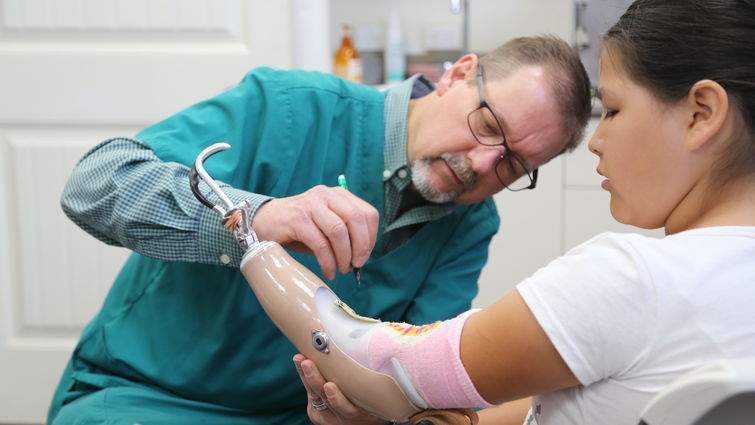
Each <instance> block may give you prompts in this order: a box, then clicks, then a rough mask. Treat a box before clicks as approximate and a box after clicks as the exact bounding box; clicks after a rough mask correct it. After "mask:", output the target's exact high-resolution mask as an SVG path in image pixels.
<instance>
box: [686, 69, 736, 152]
mask: <svg viewBox="0 0 755 425" xmlns="http://www.w3.org/2000/svg"><path fill="white" fill-rule="evenodd" d="M684 102H687V105H688V106H689V111H690V116H689V126H688V128H687V138H686V139H687V140H686V143H687V146H688V147H689V148H690V150H692V151H695V150H698V149H700V148H701V147H703V146H705V145H706V144H707V143H708V142H709V141H710V140H712V139H714V136H715V135H716V134H718V133H719V132H720V131H721V129H722V128H723V126H724V124H725V123H726V121H727V120H726V118H727V115H728V113H729V96H728V95H727V93H726V90H725V89H724V88H723V87H721V85H720V84H718V83H717V82H715V81H712V80H700V81H698V82H697V83H695V85H694V86H692V88H691V89H690V91H689V94H688V96H687V99H686V100H684Z"/></svg>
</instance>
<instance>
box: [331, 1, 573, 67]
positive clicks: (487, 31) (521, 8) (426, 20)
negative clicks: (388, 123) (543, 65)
mask: <svg viewBox="0 0 755 425" xmlns="http://www.w3.org/2000/svg"><path fill="white" fill-rule="evenodd" d="M330 5H331V15H330V23H331V26H332V28H333V29H334V31H332V33H331V47H332V50H333V51H335V49H336V47H337V46H338V44H339V43H340V33H339V31H338V29H339V28H340V26H341V25H342V24H351V25H353V26H355V27H359V26H367V25H375V24H379V25H386V24H387V22H388V16H389V13H390V11H391V8H394V7H395V8H398V10H399V14H400V16H401V22H402V25H403V29H404V34H405V43H406V49H407V54H410V55H419V54H424V53H426V49H425V45H424V31H425V30H426V29H427V28H430V27H434V26H439V25H452V26H457V27H459V28H460V27H461V17H460V15H455V14H453V13H451V11H450V6H449V5H450V2H449V1H448V0H383V1H373V0H330ZM544 11H546V12H545V13H544ZM469 18H470V19H469V27H470V39H469V50H470V51H472V52H486V51H490V50H492V49H494V48H495V47H497V46H498V45H500V44H503V43H504V42H505V41H506V40H509V39H511V38H514V37H519V36H525V35H535V34H540V33H550V34H554V35H557V36H559V37H562V38H565V39H567V40H568V39H570V37H571V30H572V20H573V6H572V2H571V1H570V0H526V1H523V0H469ZM357 42H358V40H357Z"/></svg>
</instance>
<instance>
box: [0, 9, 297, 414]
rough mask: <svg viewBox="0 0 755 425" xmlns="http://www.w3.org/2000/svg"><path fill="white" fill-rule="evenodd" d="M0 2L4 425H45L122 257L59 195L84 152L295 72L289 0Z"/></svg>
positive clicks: (0, 406)
mask: <svg viewBox="0 0 755 425" xmlns="http://www.w3.org/2000/svg"><path fill="white" fill-rule="evenodd" d="M274 4H275V5H274V6H271V4H270V2H265V1H262V0H180V1H179V0H0V204H2V208H0V423H43V422H44V419H45V415H46V411H47V406H48V403H49V401H50V397H51V394H52V391H53V389H54V387H55V385H56V384H57V380H58V378H59V376H60V373H61V372H62V370H63V367H64V365H65V363H66V361H67V359H68V356H69V355H70V352H71V349H72V348H73V346H74V344H75V342H76V339H77V337H78V335H79V334H80V332H81V330H82V329H83V326H85V324H86V323H87V322H88V321H89V320H90V319H91V318H92V316H93V315H94V314H95V312H96V311H97V309H98V308H99V306H100V304H101V302H102V299H103V297H104V295H105V293H106V291H107V289H108V288H109V286H110V284H111V283H112V281H113V278H114V276H115V274H116V273H117V271H118V269H119V268H120V266H121V264H122V263H123V261H124V259H125V258H126V256H127V255H128V253H129V252H128V251H127V250H126V249H123V248H116V247H109V246H106V245H105V244H103V243H101V242H99V241H98V240H96V239H94V238H93V237H91V236H89V235H88V234H86V233H85V232H83V231H82V230H81V229H79V228H78V227H76V226H75V225H74V224H73V223H72V222H71V221H70V220H68V219H67V218H66V217H65V216H64V214H63V213H62V211H61V209H60V206H59V202H60V201H59V199H60V193H61V190H62V188H63V185H64V183H65V180H66V179H67V177H68V175H69V173H70V170H71V168H72V167H73V166H74V164H75V163H76V161H77V160H78V158H79V157H80V156H81V155H82V154H83V153H84V152H86V150H88V149H89V148H91V147H92V146H94V145H95V144H97V143H98V142H100V141H101V140H103V139H106V138H108V137H113V136H124V135H125V136H129V135H133V134H135V133H136V132H137V131H138V130H139V129H141V128H143V127H145V126H147V125H149V124H151V123H154V122H156V121H158V120H160V119H162V118H164V117H167V116H168V115H170V114H172V113H175V112H177V111H178V110H180V109H183V108H185V107H187V106H189V105H190V104H192V103H194V102H197V101H199V100H201V99H203V98H207V97H209V96H212V95H214V94H216V93H219V92H221V91H223V90H225V89H226V88H228V87H231V86H233V85H234V84H235V83H236V82H237V81H239V80H240V79H241V78H242V77H243V76H244V74H245V73H246V72H247V71H248V70H249V69H250V68H252V67H255V66H262V65H267V66H273V67H277V68H288V67H290V62H291V57H290V56H291V53H290V51H291V48H290V36H289V34H290V17H289V16H290V13H289V7H290V5H289V2H288V1H280V2H275V3H274Z"/></svg>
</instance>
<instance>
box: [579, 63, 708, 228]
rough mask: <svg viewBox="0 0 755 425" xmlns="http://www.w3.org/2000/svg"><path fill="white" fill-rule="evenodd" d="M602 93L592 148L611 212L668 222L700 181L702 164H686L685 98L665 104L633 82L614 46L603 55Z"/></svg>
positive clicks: (653, 223)
mask: <svg viewBox="0 0 755 425" xmlns="http://www.w3.org/2000/svg"><path fill="white" fill-rule="evenodd" d="M599 92H600V98H601V101H602V103H603V115H602V117H601V120H600V124H599V125H598V127H597V129H596V130H595V133H594V134H593V136H592V139H591V140H590V143H589V148H590V151H592V152H593V153H595V154H596V155H597V156H598V157H599V158H600V163H599V164H598V169H597V171H598V173H599V174H601V175H602V176H604V177H605V180H603V182H602V184H601V187H602V188H603V189H605V190H607V191H609V192H610V193H611V214H612V215H613V217H614V218H615V219H616V220H617V221H619V222H621V223H625V224H631V225H634V226H638V227H642V228H646V229H653V228H658V227H662V226H666V225H667V224H668V222H669V220H670V219H671V217H672V215H673V214H674V211H675V210H676V209H677V208H678V207H679V205H680V204H682V203H683V202H684V200H685V198H686V197H687V195H688V194H689V192H690V191H691V190H692V188H693V187H694V185H695V184H696V181H697V177H696V176H697V174H696V171H694V170H695V169H696V168H697V167H694V166H692V167H685V165H687V161H688V160H689V155H690V154H689V152H688V150H687V149H685V146H684V134H685V128H686V127H687V126H688V125H689V120H688V114H687V112H688V110H687V109H685V108H684V105H683V103H684V102H680V104H679V105H669V104H667V103H664V102H661V101H660V100H659V99H657V98H656V97H655V96H654V95H653V93H651V92H650V91H649V90H648V89H646V88H645V87H643V86H640V85H638V84H637V83H635V82H634V81H633V80H631V79H630V78H629V76H628V75H627V74H626V73H625V72H624V71H623V69H622V62H621V59H620V56H619V55H617V54H611V51H610V50H609V49H606V50H604V52H603V54H602V55H601V59H600V85H599ZM690 165H691V164H690Z"/></svg>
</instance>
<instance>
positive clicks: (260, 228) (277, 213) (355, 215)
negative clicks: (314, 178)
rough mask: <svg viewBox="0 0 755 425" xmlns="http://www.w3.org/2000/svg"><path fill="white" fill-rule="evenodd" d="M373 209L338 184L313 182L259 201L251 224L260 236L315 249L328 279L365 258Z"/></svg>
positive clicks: (371, 241)
mask: <svg viewBox="0 0 755 425" xmlns="http://www.w3.org/2000/svg"><path fill="white" fill-rule="evenodd" d="M378 219H379V214H378V211H377V209H375V207H373V206H372V205H370V204H368V203H367V202H365V201H364V200H362V199H360V198H359V197H357V196H356V195H354V194H352V193H351V192H349V191H348V190H346V189H344V188H341V187H327V186H323V185H319V186H315V187H313V188H312V189H309V190H308V191H306V192H304V193H302V194H299V195H296V196H291V197H288V198H278V199H273V200H271V201H268V202H266V203H265V204H263V205H262V206H261V207H260V208H259V209H258V210H257V212H256V213H255V214H254V219H253V221H252V227H253V228H254V231H255V232H256V233H257V236H258V237H259V239H260V240H269V241H275V242H278V243H279V244H281V245H282V246H283V247H285V248H290V249H293V250H295V251H299V252H304V253H308V254H314V255H315V257H317V262H318V263H320V268H322V272H323V275H324V276H325V277H326V278H327V279H333V278H334V277H335V271H336V269H337V270H338V271H340V272H341V273H348V271H349V270H350V269H351V267H352V266H354V267H361V266H362V265H363V264H364V263H365V262H366V261H367V259H368V258H369V256H370V253H371V252H372V249H373V248H374V247H375V241H376V239H377V229H378Z"/></svg>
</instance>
